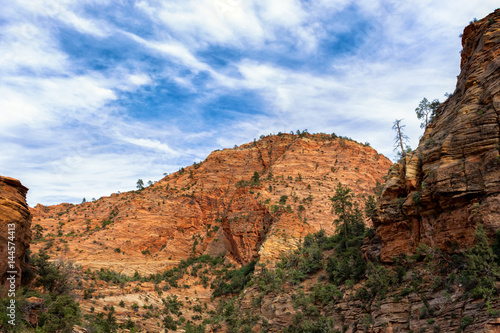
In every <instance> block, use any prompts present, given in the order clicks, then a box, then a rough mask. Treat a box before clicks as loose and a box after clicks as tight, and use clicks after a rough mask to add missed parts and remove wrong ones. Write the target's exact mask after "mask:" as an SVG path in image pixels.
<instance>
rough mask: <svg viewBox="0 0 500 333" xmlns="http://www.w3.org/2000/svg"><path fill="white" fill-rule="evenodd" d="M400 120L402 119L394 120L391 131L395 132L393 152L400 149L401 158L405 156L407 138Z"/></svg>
mask: <svg viewBox="0 0 500 333" xmlns="http://www.w3.org/2000/svg"><path fill="white" fill-rule="evenodd" d="M402 120H403V119H396V120H395V121H394V124H393V125H392V129H393V130H395V131H396V137H395V138H394V150H397V149H398V148H400V149H401V157H404V156H405V155H406V151H405V146H406V143H407V142H408V141H409V138H408V136H407V135H406V134H404V132H403V129H404V128H405V127H406V125H403V124H402V123H401V121H402Z"/></svg>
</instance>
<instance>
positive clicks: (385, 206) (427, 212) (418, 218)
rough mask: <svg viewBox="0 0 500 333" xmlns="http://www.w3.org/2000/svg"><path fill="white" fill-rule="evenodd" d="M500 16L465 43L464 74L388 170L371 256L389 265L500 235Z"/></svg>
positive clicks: (471, 30)
mask: <svg viewBox="0 0 500 333" xmlns="http://www.w3.org/2000/svg"><path fill="white" fill-rule="evenodd" d="M499 17H500V11H499V10H496V11H495V12H494V13H492V14H490V15H489V16H487V17H486V18H484V19H482V20H480V21H478V22H474V23H471V24H470V25H469V26H467V27H466V28H465V30H464V33H463V37H462V46H463V50H462V53H461V64H460V68H461V72H460V75H459V76H458V80H457V86H456V89H455V91H454V92H453V94H452V95H451V96H450V97H449V98H448V99H447V100H446V101H445V102H444V103H442V105H441V106H440V107H439V109H438V111H437V115H436V117H435V119H434V121H432V122H431V123H430V125H429V126H428V127H427V129H426V130H425V133H424V135H423V136H422V138H421V140H420V143H419V146H418V148H417V149H416V150H415V151H414V152H412V153H410V154H407V155H406V157H405V158H404V159H403V160H401V161H400V162H399V163H397V164H395V165H393V166H392V167H391V171H390V174H389V177H388V180H387V183H386V185H385V188H384V190H383V193H382V196H381V198H380V199H379V201H378V205H377V208H376V211H375V215H374V218H373V221H374V225H375V227H376V233H377V236H378V237H377V239H376V240H375V241H374V242H373V243H372V244H371V245H369V246H367V255H368V256H372V257H377V256H379V255H380V257H381V259H382V261H384V262H389V261H391V258H394V257H396V256H397V255H400V254H403V253H411V252H412V251H414V249H415V248H416V247H417V246H418V244H419V243H424V244H427V245H429V246H431V247H433V248H436V247H437V248H439V249H441V250H444V251H448V252H449V251H452V250H453V249H463V248H467V247H469V246H471V245H472V244H473V242H474V230H475V228H476V226H477V225H478V224H479V223H481V224H482V225H483V226H484V228H485V229H486V230H487V231H488V232H489V234H490V235H491V234H493V233H494V232H496V231H497V230H499V229H500V157H499V151H500V20H499Z"/></svg>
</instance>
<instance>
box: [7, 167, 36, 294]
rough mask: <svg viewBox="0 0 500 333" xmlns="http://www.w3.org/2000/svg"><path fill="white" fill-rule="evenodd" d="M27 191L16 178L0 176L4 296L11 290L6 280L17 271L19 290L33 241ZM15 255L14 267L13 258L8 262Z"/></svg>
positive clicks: (17, 286)
mask: <svg viewBox="0 0 500 333" xmlns="http://www.w3.org/2000/svg"><path fill="white" fill-rule="evenodd" d="M27 192H28V189H27V188H26V187H24V186H23V185H22V184H21V182H20V181H18V180H17V179H14V178H9V177H2V176H0V256H1V258H2V259H1V260H0V290H1V291H2V294H3V295H5V293H6V292H7V290H9V287H10V284H9V285H8V284H7V283H8V280H7V277H10V276H11V275H12V274H11V273H7V272H11V271H12V272H16V273H15V274H14V275H16V283H15V284H16V290H17V289H18V288H19V286H20V284H21V272H22V270H23V268H25V266H26V263H25V259H24V258H25V255H26V251H27V250H28V248H29V245H30V242H31V214H30V211H29V209H28V205H27V204H26V193H27ZM12 243H14V245H15V246H14V247H12ZM9 247H10V249H9ZM12 248H13V249H12ZM12 250H13V251H12ZM12 252H13V253H12ZM12 254H13V257H14V260H13V261H14V263H13V264H11V259H8V258H9V257H11V256H12ZM11 265H13V266H11Z"/></svg>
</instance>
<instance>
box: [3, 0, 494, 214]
mask: <svg viewBox="0 0 500 333" xmlns="http://www.w3.org/2000/svg"><path fill="white" fill-rule="evenodd" d="M495 6H496V4H495V3H494V2H493V1H492V0H488V1H482V2H481V3H471V2H468V1H465V0H464V1H456V0H454V1H452V0H447V1H441V2H435V1H430V0H425V1H419V2H418V3H415V2H412V3H408V2H400V1H392V0H378V1H368V0H337V1H299V0H282V1H263V0H251V1H242V0H189V1H183V2H178V1H157V0H141V1H135V2H126V1H125V2H119V3H116V2H114V1H106V0H100V1H90V0H88V1H87V0H85V1H76V0H64V1H50V0H49V1H44V2H40V3H39V2H32V1H26V0H15V1H12V2H11V3H9V6H4V8H3V10H2V12H1V13H0V22H1V23H0V25H1V29H0V49H2V54H1V55H0V95H1V96H2V98H1V99H0V145H1V146H2V152H3V154H2V155H1V156H0V174H3V175H7V176H13V177H17V178H19V179H21V180H22V181H23V183H25V184H26V185H27V186H28V187H30V188H31V190H30V193H29V196H28V200H29V202H30V204H32V205H33V204H35V203H37V202H42V203H45V204H51V203H57V202H60V201H71V202H77V201H79V200H81V198H82V197H87V199H88V198H90V197H99V196H102V195H109V194H110V193H111V192H114V191H118V190H121V191H123V190H127V189H133V188H134V187H135V182H136V181H137V179H138V178H143V179H152V180H155V179H158V178H160V177H161V176H162V174H163V173H164V172H172V171H175V170H176V169H178V168H179V167H181V166H183V165H186V164H190V163H192V162H193V161H199V160H201V159H203V158H204V157H205V156H207V155H208V154H209V152H210V151H211V150H213V149H216V148H222V147H231V146H233V145H234V144H241V143H244V142H248V141H251V140H252V139H253V138H257V137H258V136H260V135H261V134H268V133H270V132H274V133H276V132H278V131H290V130H296V129H305V128H307V129H308V130H309V131H310V132H317V131H323V132H327V133H331V132H336V133H337V134H339V135H345V136H350V137H352V138H354V139H356V140H358V141H363V142H365V141H369V142H370V143H371V144H372V146H374V147H375V148H376V149H378V150H379V151H380V152H382V153H384V154H386V155H388V156H393V152H392V136H393V135H392V132H391V124H392V122H393V120H394V119H395V118H404V119H405V123H406V124H407V130H408V135H409V136H410V137H411V138H412V145H413V146H414V147H415V146H416V144H417V141H418V137H419V135H420V134H421V130H420V128H419V126H418V125H419V123H418V121H417V119H416V118H415V116H414V111H413V110H414V108H415V107H416V105H418V102H419V100H420V99H421V98H422V97H424V96H426V97H428V98H431V99H433V98H442V95H443V94H444V93H445V92H451V91H452V90H453V89H454V84H455V82H454V81H455V79H454V77H455V75H457V74H458V70H459V68H458V64H459V50H460V41H459V39H458V37H457V36H458V34H460V33H461V31H462V30H463V28H464V26H465V25H466V24H467V23H468V21H470V20H472V19H473V18H474V17H477V18H481V17H483V16H485V15H486V14H488V13H489V12H491V11H493V10H494V9H495V8H496V7H495ZM137 161H141V163H137Z"/></svg>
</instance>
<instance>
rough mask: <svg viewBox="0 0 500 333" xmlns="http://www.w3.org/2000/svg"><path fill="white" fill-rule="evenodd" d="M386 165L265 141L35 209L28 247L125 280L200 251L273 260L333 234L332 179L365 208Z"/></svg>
mask: <svg viewBox="0 0 500 333" xmlns="http://www.w3.org/2000/svg"><path fill="white" fill-rule="evenodd" d="M391 164H392V163H391V162H390V161H389V160H388V159H387V158H385V157H384V156H382V155H379V154H378V153H377V152H376V151H375V150H374V149H373V148H371V147H369V146H365V145H362V144H359V143H356V142H354V141H351V140H348V139H344V138H337V137H335V136H331V135H325V134H316V135H311V134H307V133H303V134H301V135H290V134H282V135H277V136H267V137H265V138H263V139H261V140H259V141H255V142H252V143H249V144H245V145H242V146H240V147H237V148H234V149H224V150H222V151H214V152H212V153H211V154H210V155H209V156H208V157H207V159H206V160H205V161H203V162H202V163H199V164H194V165H192V166H189V167H186V168H183V169H181V170H180V171H179V172H176V173H174V174H171V175H168V176H166V177H165V178H163V179H162V180H160V181H158V182H156V183H155V184H153V185H151V186H148V187H147V188H145V189H144V190H141V191H132V192H127V193H121V194H113V195H111V196H110V197H103V198H101V199H99V200H97V201H95V202H86V203H82V204H80V205H71V204H60V205H57V206H50V207H45V206H42V205H37V206H36V207H35V208H34V209H32V213H33V216H34V222H33V225H34V228H35V229H34V231H35V240H36V242H35V243H34V244H33V245H32V248H33V252H36V251H38V249H40V248H46V249H47V250H48V251H49V254H50V255H51V257H52V258H64V259H70V260H73V261H75V262H76V263H78V264H82V265H83V266H84V267H85V268H87V267H90V268H92V269H98V268H111V269H113V270H115V271H118V272H123V273H127V274H133V273H134V271H136V270H137V271H138V272H139V273H155V272H160V271H163V270H164V269H166V268H169V267H172V266H173V265H176V264H177V263H179V261H180V260H181V259H186V258H188V257H190V256H193V255H200V254H204V253H205V254H210V255H212V256H215V255H218V254H221V253H226V257H227V258H228V260H230V261H232V262H235V263H239V264H244V263H247V262H249V261H250V260H252V259H254V258H257V257H259V258H260V260H261V261H262V262H265V261H266V260H270V261H272V260H274V259H276V258H278V257H279V256H280V255H281V253H283V252H284V251H287V250H289V249H291V248H294V247H295V246H296V245H297V244H298V243H299V239H300V238H301V237H303V236H305V235H306V234H308V233H310V232H313V231H316V230H320V229H325V230H326V231H327V232H328V233H331V232H333V230H334V226H333V225H332V221H333V219H334V216H333V215H332V213H331V202H330V200H329V197H330V196H331V195H332V193H333V191H334V188H335V186H336V185H337V184H338V182H341V183H342V184H344V185H347V186H349V187H351V188H352V189H353V191H354V192H355V193H356V195H357V198H358V201H359V202H360V203H361V204H363V202H364V200H363V198H365V197H366V196H367V195H372V194H374V188H375V187H376V184H377V182H382V181H383V178H382V177H383V176H384V175H385V174H386V173H387V170H388V169H389V167H390V165H391ZM40 227H41V228H42V229H43V230H42V231H41V232H40V231H39V232H38V234H37V232H36V229H38V230H39V229H40Z"/></svg>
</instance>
